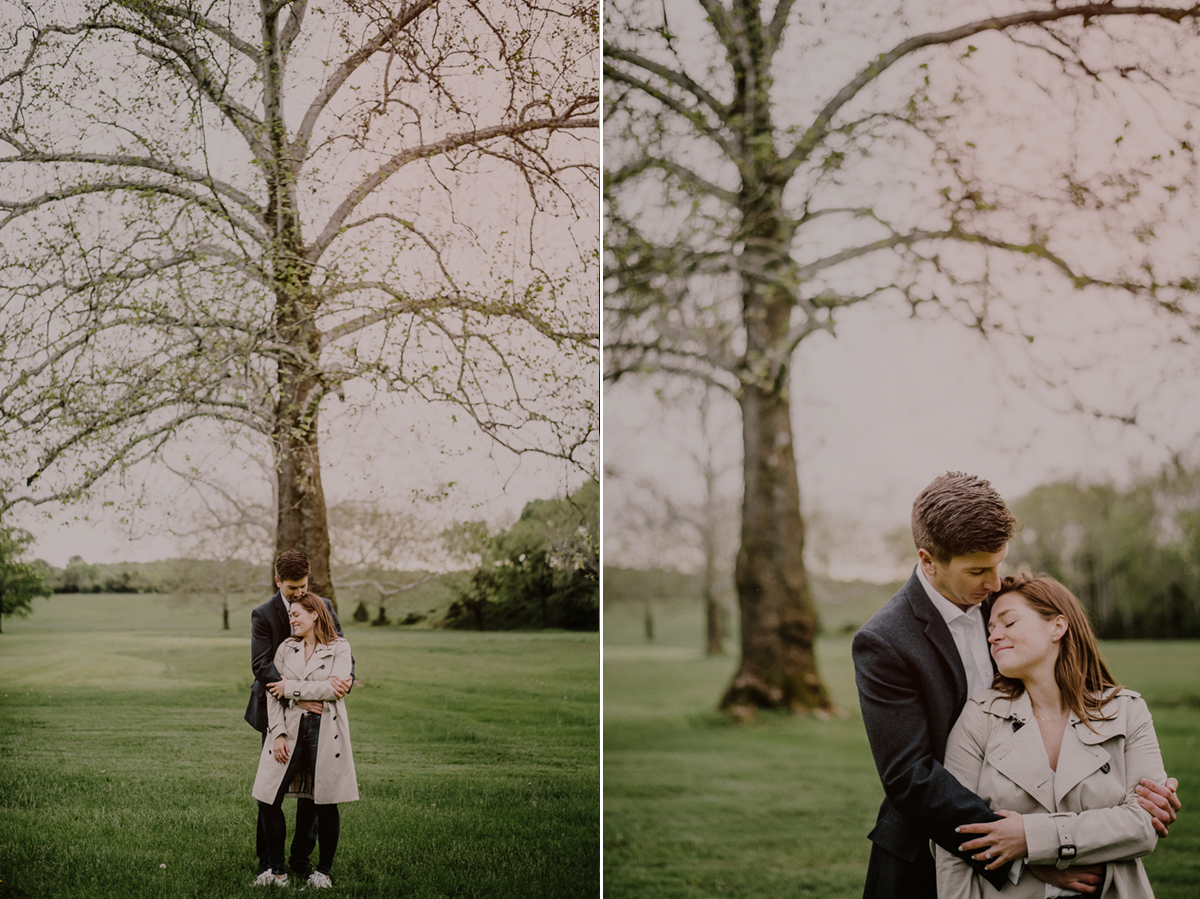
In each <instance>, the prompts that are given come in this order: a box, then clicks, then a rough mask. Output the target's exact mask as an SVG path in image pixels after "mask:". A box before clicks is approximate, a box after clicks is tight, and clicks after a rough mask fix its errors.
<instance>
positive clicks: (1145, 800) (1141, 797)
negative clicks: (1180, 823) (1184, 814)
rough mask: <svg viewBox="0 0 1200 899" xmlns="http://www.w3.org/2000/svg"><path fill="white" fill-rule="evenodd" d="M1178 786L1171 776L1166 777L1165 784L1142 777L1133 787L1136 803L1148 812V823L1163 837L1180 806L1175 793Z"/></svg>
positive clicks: (1172, 822) (1173, 821) (1177, 782)
mask: <svg viewBox="0 0 1200 899" xmlns="http://www.w3.org/2000/svg"><path fill="white" fill-rule="evenodd" d="M1178 787H1179V781H1177V780H1176V779H1175V778H1173V777H1168V778H1167V782H1166V783H1165V784H1157V783H1155V782H1154V781H1152V780H1150V778H1148V777H1143V778H1142V779H1141V781H1139V782H1138V785H1137V786H1136V787H1134V789H1135V790H1137V794H1138V803H1139V804H1140V805H1141V806H1142V808H1144V809H1145V810H1146V811H1148V812H1149V813H1150V823H1151V824H1153V825H1154V830H1155V832H1157V833H1158V835H1159V837H1165V836H1166V835H1167V828H1168V827H1170V826H1171V825H1172V824H1174V823H1175V818H1176V812H1178V811H1179V809H1180V807H1181V806H1180V802H1179V796H1178V795H1176V793H1175V791H1176V789H1177V788H1178Z"/></svg>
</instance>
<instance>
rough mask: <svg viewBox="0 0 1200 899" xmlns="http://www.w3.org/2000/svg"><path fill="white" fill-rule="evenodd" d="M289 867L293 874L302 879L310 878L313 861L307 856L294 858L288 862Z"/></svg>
mask: <svg viewBox="0 0 1200 899" xmlns="http://www.w3.org/2000/svg"><path fill="white" fill-rule="evenodd" d="M288 867H289V868H290V869H291V871H292V873H293V874H295V875H296V876H297V877H299V878H301V879H302V880H308V878H309V875H310V874H312V872H313V866H312V863H311V862H309V860H308V859H306V858H300V859H294V860H293V861H290V862H288Z"/></svg>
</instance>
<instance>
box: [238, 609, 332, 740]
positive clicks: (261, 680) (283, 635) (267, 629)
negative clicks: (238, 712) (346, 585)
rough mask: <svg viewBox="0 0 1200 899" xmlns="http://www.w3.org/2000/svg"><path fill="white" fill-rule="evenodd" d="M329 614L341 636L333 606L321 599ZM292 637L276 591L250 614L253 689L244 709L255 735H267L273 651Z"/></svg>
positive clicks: (275, 676) (276, 677)
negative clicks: (268, 693) (268, 694)
mask: <svg viewBox="0 0 1200 899" xmlns="http://www.w3.org/2000/svg"><path fill="white" fill-rule="evenodd" d="M321 601H322V602H323V603H325V605H326V606H327V607H328V608H329V612H330V614H332V615H333V625H334V627H336V628H337V632H338V636H339V637H344V636H345V634H343V633H342V622H341V621H339V620H338V617H337V612H334V611H333V603H331V602H330V601H329V600H327V599H322V600H321ZM291 635H292V626H291V623H290V622H289V621H288V613H287V610H286V608H285V607H284V604H283V602H282V601H281V598H280V596H279V593H278V592H276V593H275V595H274V596H272V597H271V598H270V599H268V600H267V601H266V602H264V603H263V604H262V605H261V606H258V607H257V608H256V609H255V610H254V611H253V612H251V613H250V667H251V669H253V671H254V686H252V687H251V688H250V702H249V704H248V705H247V706H246V722H247V723H248V724H249V725H250V726H251V727H253V728H254V729H255V730H256V731H258V732H259V733H263V734H265V733H266V732H267V684H273V683H275V682H276V681H277V680H279V679H280V675H279V672H278V671H276V670H275V652H276V651H277V650H278V649H279V644H280V643H282V642H283V641H284V640H286V639H287V638H288V637H290V636H291ZM350 677H351V678H353V677H354V660H353V657H351V667H350Z"/></svg>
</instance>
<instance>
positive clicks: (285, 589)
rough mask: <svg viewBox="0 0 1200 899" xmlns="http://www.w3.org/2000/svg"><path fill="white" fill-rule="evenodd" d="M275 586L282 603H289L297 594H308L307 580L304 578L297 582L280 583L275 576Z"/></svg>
mask: <svg viewBox="0 0 1200 899" xmlns="http://www.w3.org/2000/svg"><path fill="white" fill-rule="evenodd" d="M275 586H276V587H278V588H279V592H280V593H281V594H282V595H283V598H284V601H290V600H291V598H292V597H293V596H295V595H296V594H297V593H307V592H308V578H307V577H304V578H301V579H300V580H298V581H281V580H280V579H279V576H278V575H276V576H275Z"/></svg>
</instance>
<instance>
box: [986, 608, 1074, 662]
mask: <svg viewBox="0 0 1200 899" xmlns="http://www.w3.org/2000/svg"><path fill="white" fill-rule="evenodd" d="M1066 632H1067V619H1066V618H1064V617H1063V616H1062V615H1058V616H1056V617H1054V618H1052V619H1050V620H1049V621H1047V620H1046V619H1045V618H1043V617H1042V616H1041V615H1039V614H1038V613H1037V612H1035V611H1034V610H1033V608H1032V607H1031V606H1030V605H1029V601H1028V600H1027V599H1026V598H1025V596H1024V595H1023V594H1021V593H1019V592H1017V591H1016V590H1014V591H1012V592H1010V593H1005V594H1004V595H1003V596H1001V597H1000V598H999V599H997V600H996V602H995V604H994V605H993V606H992V616H991V619H990V620H989V621H988V643H990V644H991V646H992V658H994V659H995V660H996V667H997V668H999V669H1000V673H1001V674H1003V675H1004V676H1005V677H1012V678H1016V679H1017V680H1021V681H1025V680H1027V679H1028V678H1029V677H1031V676H1034V675H1041V676H1043V677H1045V676H1049V677H1051V678H1052V677H1053V676H1054V663H1055V661H1057V659H1058V641H1059V640H1061V639H1062V636H1063V634H1065V633H1066Z"/></svg>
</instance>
